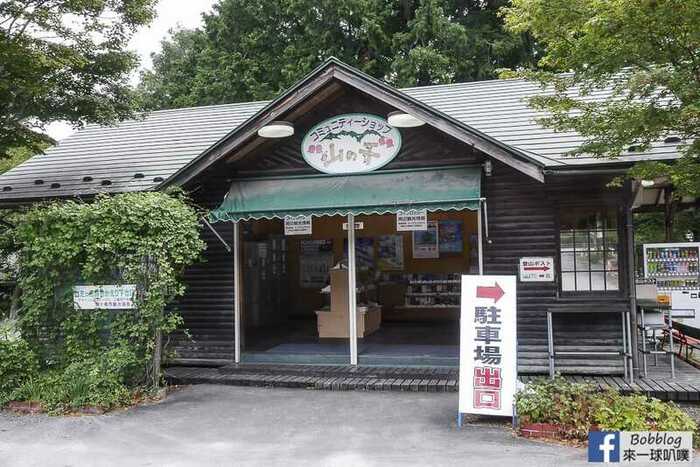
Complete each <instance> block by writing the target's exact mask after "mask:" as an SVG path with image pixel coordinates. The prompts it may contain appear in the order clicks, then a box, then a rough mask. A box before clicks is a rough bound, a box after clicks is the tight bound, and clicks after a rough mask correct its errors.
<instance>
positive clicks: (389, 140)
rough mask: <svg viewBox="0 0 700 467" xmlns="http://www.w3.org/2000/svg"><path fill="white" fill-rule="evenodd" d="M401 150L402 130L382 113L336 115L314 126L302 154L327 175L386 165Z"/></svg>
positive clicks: (303, 145) (305, 138)
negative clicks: (382, 115) (379, 114)
mask: <svg viewBox="0 0 700 467" xmlns="http://www.w3.org/2000/svg"><path fill="white" fill-rule="evenodd" d="M400 149H401V133H400V132H399V130H398V129H396V128H394V127H392V126H390V125H389V123H387V121H386V120H385V119H384V118H383V117H380V116H378V115H372V114H365V113H351V114H343V115H336V116H335V117H332V118H329V119H328V120H324V121H322V122H321V123H319V124H317V125H315V126H313V127H312V128H311V129H310V130H309V131H308V133H306V136H304V139H303V141H302V142H301V154H302V156H303V157H304V160H305V161H306V162H307V163H308V164H309V165H310V166H311V167H313V168H315V169H317V170H319V171H321V172H324V173H327V174H351V173H366V172H371V171H373V170H377V169H379V168H381V167H384V166H385V165H386V164H388V163H389V162H391V161H392V160H393V159H394V157H396V155H397V154H398V153H399V150H400Z"/></svg>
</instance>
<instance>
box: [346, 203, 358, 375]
mask: <svg viewBox="0 0 700 467" xmlns="http://www.w3.org/2000/svg"><path fill="white" fill-rule="evenodd" d="M355 269H356V268H355V215H354V214H348V311H349V313H348V315H349V318H350V323H349V324H350V327H349V330H350V364H351V365H357V292H356V289H357V285H356V283H355V281H356V279H355Z"/></svg>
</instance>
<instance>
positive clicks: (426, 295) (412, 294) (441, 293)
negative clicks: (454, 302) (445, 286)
mask: <svg viewBox="0 0 700 467" xmlns="http://www.w3.org/2000/svg"><path fill="white" fill-rule="evenodd" d="M406 295H408V296H411V297H429V296H432V295H454V296H459V295H461V293H460V292H406Z"/></svg>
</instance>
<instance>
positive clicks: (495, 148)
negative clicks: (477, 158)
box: [334, 69, 544, 183]
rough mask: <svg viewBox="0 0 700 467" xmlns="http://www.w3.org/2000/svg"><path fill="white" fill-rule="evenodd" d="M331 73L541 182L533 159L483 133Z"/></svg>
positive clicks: (362, 82)
mask: <svg viewBox="0 0 700 467" xmlns="http://www.w3.org/2000/svg"><path fill="white" fill-rule="evenodd" d="M334 76H335V77H336V78H337V79H339V80H341V81H343V82H345V83H347V84H349V85H351V86H353V87H356V88H357V89H360V90H361V91H364V92H366V93H367V94H369V95H371V96H374V97H375V98H379V99H380V100H383V101H384V102H387V103H389V104H390V105H392V106H393V107H396V108H397V109H399V110H402V111H404V112H407V113H410V114H411V115H415V116H416V117H418V118H420V119H421V120H423V121H424V122H426V123H427V124H429V125H431V126H432V127H434V128H437V129H438V130H440V131H442V132H444V133H446V134H448V135H450V136H452V137H453V138H456V139H458V140H459V141H462V142H464V143H466V144H468V145H470V146H472V147H474V148H476V149H478V150H479V151H481V152H483V153H485V154H487V155H488V156H491V157H493V158H494V159H496V160H498V161H500V162H502V163H504V164H506V165H508V166H510V167H513V168H514V169H516V170H518V171H519V172H522V173H524V174H526V175H529V176H530V177H532V178H534V179H535V180H537V181H539V182H541V183H544V174H543V173H542V169H541V168H540V167H538V166H537V165H535V164H534V163H532V162H525V161H521V160H520V159H518V158H517V156H516V155H514V154H512V153H509V152H508V151H507V150H506V149H504V148H502V147H501V146H499V145H497V144H495V143H493V142H491V141H489V140H488V139H485V138H484V137H481V136H476V135H472V134H469V133H468V132H467V131H465V130H464V129H463V128H460V126H461V125H456V124H455V123H453V122H450V121H448V120H447V119H445V118H443V117H439V116H436V115H435V113H434V112H431V111H429V110H426V109H425V108H424V106H422V105H417V104H413V103H410V102H409V101H408V100H407V98H402V97H400V96H398V95H396V94H395V93H392V92H389V91H387V90H386V89H384V88H383V87H381V86H379V85H377V84H375V83H373V82H370V81H366V80H362V79H360V78H358V77H356V76H353V75H351V74H350V73H348V72H346V71H345V70H342V69H336V70H335V72H334Z"/></svg>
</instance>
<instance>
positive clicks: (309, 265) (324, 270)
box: [299, 240, 333, 289]
mask: <svg viewBox="0 0 700 467" xmlns="http://www.w3.org/2000/svg"><path fill="white" fill-rule="evenodd" d="M332 267H333V241H332V240H302V241H301V244H300V255H299V285H300V286H301V287H302V288H305V289H318V288H321V287H325V286H326V284H328V280H329V276H330V269H331V268H332Z"/></svg>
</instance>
